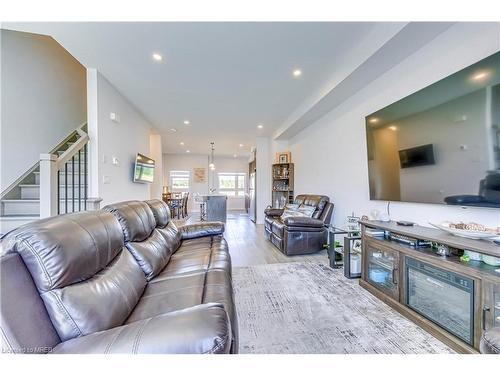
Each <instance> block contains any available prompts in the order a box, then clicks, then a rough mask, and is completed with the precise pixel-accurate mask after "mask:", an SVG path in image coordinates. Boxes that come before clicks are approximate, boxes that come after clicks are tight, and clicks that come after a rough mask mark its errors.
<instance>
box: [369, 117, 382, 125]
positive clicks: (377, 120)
mask: <svg viewBox="0 0 500 375" xmlns="http://www.w3.org/2000/svg"><path fill="white" fill-rule="evenodd" d="M379 121H380V120H379V119H378V118H376V117H372V118H371V119H370V120H368V122H369V123H370V124H376V123H377V122H379Z"/></svg>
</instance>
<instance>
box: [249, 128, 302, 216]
mask: <svg viewBox="0 0 500 375" xmlns="http://www.w3.org/2000/svg"><path fill="white" fill-rule="evenodd" d="M282 145H283V144H282V142H280V143H279V144H274V145H273V146H271V142H270V139H269V138H265V137H257V139H256V148H257V153H256V158H257V163H256V165H257V167H256V169H257V177H256V183H255V191H256V195H257V199H256V201H257V205H256V206H257V208H256V210H257V215H256V216H257V218H256V223H257V224H264V210H265V209H266V207H267V206H269V205H272V202H271V186H272V185H271V184H272V181H271V164H272V163H273V160H274V154H272V152H273V151H274V150H277V149H279V148H280V147H281V146H282ZM292 160H293V158H292Z"/></svg>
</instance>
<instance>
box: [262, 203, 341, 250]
mask: <svg viewBox="0 0 500 375" xmlns="http://www.w3.org/2000/svg"><path fill="white" fill-rule="evenodd" d="M294 203H295V204H299V205H301V204H303V205H306V206H311V207H314V208H315V210H314V213H313V215H312V217H288V218H286V219H285V220H282V219H281V215H282V214H283V211H284V210H283V209H276V208H267V209H266V210H265V211H264V213H265V216H266V217H265V223H264V227H265V235H266V238H267V239H268V240H269V241H271V242H272V243H273V244H274V246H276V247H277V248H278V249H279V250H280V251H281V252H283V253H284V254H286V255H298V254H311V253H314V252H316V251H319V250H321V249H323V245H324V244H326V242H327V235H328V231H327V229H326V228H325V225H327V224H329V223H330V220H331V218H332V214H333V203H330V198H328V197H327V196H326V195H310V194H309V195H306V194H303V195H297V196H296V197H295V200H294Z"/></svg>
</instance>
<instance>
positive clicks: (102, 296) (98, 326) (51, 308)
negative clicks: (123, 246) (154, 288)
mask: <svg viewBox="0 0 500 375" xmlns="http://www.w3.org/2000/svg"><path fill="white" fill-rule="evenodd" d="M145 286H146V280H145V278H144V274H143V273H142V270H141V269H140V268H139V267H138V266H137V263H136V261H135V260H134V258H133V257H132V255H131V254H130V253H129V252H128V251H122V252H121V253H120V254H119V255H118V256H117V257H116V258H115V259H114V260H113V262H111V264H110V265H108V266H107V267H106V268H105V269H103V270H102V271H100V272H99V273H97V274H96V275H95V276H94V277H92V278H90V279H88V280H85V281H82V282H79V283H75V284H72V285H68V286H67V287H65V288H59V289H54V290H51V291H49V292H46V293H43V294H42V299H43V301H44V302H45V306H46V307H47V311H48V313H49V315H50V317H51V320H52V323H53V324H54V327H55V328H56V330H57V333H58V334H59V337H60V338H61V340H63V341H65V340H69V339H71V338H74V337H78V336H83V335H88V334H90V333H93V332H98V331H102V330H106V329H109V328H113V327H116V326H119V325H121V324H122V323H123V322H124V321H125V319H126V318H127V317H128V316H129V315H130V313H131V312H132V310H133V309H134V308H135V305H136V304H137V302H138V301H139V298H140V297H141V294H142V292H143V290H144V287H145Z"/></svg>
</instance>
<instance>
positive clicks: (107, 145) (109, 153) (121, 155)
mask: <svg viewBox="0 0 500 375" xmlns="http://www.w3.org/2000/svg"><path fill="white" fill-rule="evenodd" d="M87 76H88V77H89V79H88V90H89V92H88V97H89V103H88V104H89V120H88V121H89V136H90V139H91V143H90V166H89V167H90V173H91V177H90V178H91V183H90V186H89V189H90V191H89V196H90V197H100V198H102V202H101V207H103V206H105V205H107V204H110V203H115V202H120V201H125V200H132V199H138V200H146V199H149V198H150V185H149V184H141V183H134V182H133V167H134V161H135V157H136V154H137V153H141V154H144V155H146V156H149V155H150V135H151V131H152V124H151V123H150V122H148V120H147V119H146V118H144V116H143V115H142V114H141V113H140V112H139V111H138V110H137V109H136V108H135V107H134V106H133V105H132V104H131V103H130V102H129V101H128V100H127V99H126V98H124V97H123V96H122V95H121V94H120V93H119V92H118V91H117V90H116V88H115V87H114V86H113V85H111V83H109V82H108V80H107V79H106V78H105V77H104V76H102V75H101V74H100V73H99V72H97V71H96V70H95V69H89V70H88V74H87ZM96 107H97V108H96ZM111 112H113V113H116V114H117V115H118V117H119V122H118V123H116V122H113V121H111V119H110V113H111ZM113 158H117V159H118V164H116V165H115V164H113V162H112V161H113Z"/></svg>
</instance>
